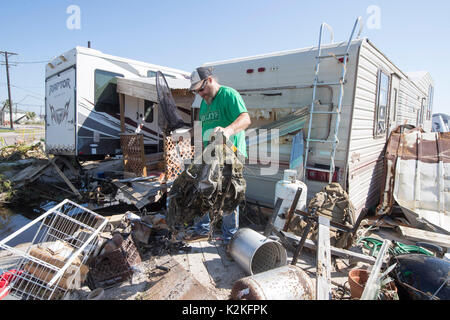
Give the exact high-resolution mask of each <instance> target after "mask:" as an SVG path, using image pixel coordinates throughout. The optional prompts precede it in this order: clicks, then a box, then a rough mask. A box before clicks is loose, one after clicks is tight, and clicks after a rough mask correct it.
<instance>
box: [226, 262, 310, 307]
mask: <svg viewBox="0 0 450 320" xmlns="http://www.w3.org/2000/svg"><path fill="white" fill-rule="evenodd" d="M315 296H316V293H315V287H314V282H313V281H312V279H311V278H310V277H309V276H308V275H307V274H306V272H305V271H303V270H302V269H301V268H300V267H298V266H294V265H291V264H290V265H286V266H282V267H279V268H276V269H272V270H269V271H266V272H262V273H258V274H255V275H252V276H249V277H246V278H242V279H240V280H238V281H236V282H235V283H234V284H233V288H232V290H231V296H230V298H231V299H232V300H313V299H314V298H315Z"/></svg>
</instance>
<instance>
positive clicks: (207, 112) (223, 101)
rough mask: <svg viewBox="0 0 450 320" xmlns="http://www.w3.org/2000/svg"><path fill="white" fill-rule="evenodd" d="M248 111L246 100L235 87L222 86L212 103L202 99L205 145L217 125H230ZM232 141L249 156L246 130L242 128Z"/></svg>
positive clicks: (201, 114) (231, 138)
mask: <svg viewBox="0 0 450 320" xmlns="http://www.w3.org/2000/svg"><path fill="white" fill-rule="evenodd" d="M244 112H247V108H246V107H245V103H244V100H243V99H242V97H241V95H240V94H239V92H237V91H236V90H235V89H233V88H229V87H225V86H221V87H220V89H219V91H218V92H217V95H216V96H215V98H214V100H213V101H212V103H211V104H210V105H208V104H207V103H206V102H205V100H202V104H201V106H200V115H199V118H200V121H201V122H202V136H203V142H204V145H205V146H207V144H208V142H209V138H210V136H211V133H212V132H213V130H214V128H215V127H222V128H225V127H228V126H229V125H230V124H231V123H233V122H234V120H236V119H237V117H238V116H239V115H240V114H241V113H244ZM230 140H231V142H233V144H234V145H235V146H236V148H237V149H238V150H239V152H240V153H242V154H243V155H244V156H245V157H247V146H246V144H245V131H244V130H242V131H241V132H238V133H237V134H234V135H232V136H231V137H230Z"/></svg>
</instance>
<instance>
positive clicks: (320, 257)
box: [316, 216, 331, 300]
mask: <svg viewBox="0 0 450 320" xmlns="http://www.w3.org/2000/svg"><path fill="white" fill-rule="evenodd" d="M318 229H319V230H318V240H317V270H316V300H331V255H330V220H329V219H328V218H326V217H323V216H318Z"/></svg>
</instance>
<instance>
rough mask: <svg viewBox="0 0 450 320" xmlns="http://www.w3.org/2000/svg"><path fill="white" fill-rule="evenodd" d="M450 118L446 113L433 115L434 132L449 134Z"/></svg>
mask: <svg viewBox="0 0 450 320" xmlns="http://www.w3.org/2000/svg"><path fill="white" fill-rule="evenodd" d="M448 118H449V116H448V115H446V114H445V113H435V114H433V130H432V131H433V132H449V131H450V129H449V125H448Z"/></svg>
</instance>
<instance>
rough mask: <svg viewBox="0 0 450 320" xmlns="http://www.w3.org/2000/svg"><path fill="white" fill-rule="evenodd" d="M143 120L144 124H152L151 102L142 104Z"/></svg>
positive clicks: (146, 101)
mask: <svg viewBox="0 0 450 320" xmlns="http://www.w3.org/2000/svg"><path fill="white" fill-rule="evenodd" d="M144 120H145V122H148V123H152V122H153V102H151V101H148V100H145V103H144Z"/></svg>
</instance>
